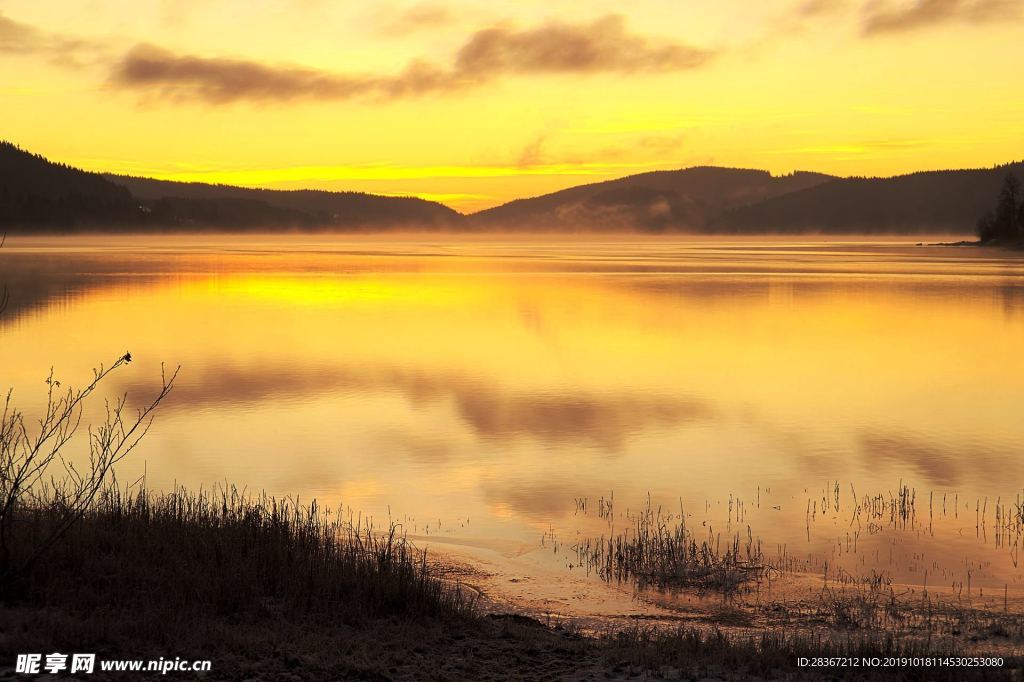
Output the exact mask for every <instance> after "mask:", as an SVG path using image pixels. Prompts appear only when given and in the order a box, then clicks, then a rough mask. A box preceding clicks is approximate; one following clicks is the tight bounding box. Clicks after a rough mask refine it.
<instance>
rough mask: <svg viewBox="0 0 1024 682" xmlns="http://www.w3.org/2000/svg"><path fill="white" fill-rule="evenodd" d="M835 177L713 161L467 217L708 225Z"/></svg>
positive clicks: (582, 226) (663, 227)
mask: <svg viewBox="0 0 1024 682" xmlns="http://www.w3.org/2000/svg"><path fill="white" fill-rule="evenodd" d="M832 179H833V178H832V177H831V176H828V175H822V174H820V173H804V172H798V173H793V174H792V175H783V176H772V175H771V174H770V173H768V172H767V171H761V170H747V169H737V168H716V167H708V166H701V167H695V168H687V169H683V170H675V171H654V172H650V173H641V174H638V175H631V176H628V177H625V178H620V179H617V180H608V181H605V182H598V183H593V184H588V185H580V186H577V187H571V188H569V189H565V190H562V191H559V192H554V193H552V194H546V195H543V196H539V197H534V198H531V199H518V200H516V201H511V202H509V203H507V204H503V205H501V206H497V207H495V208H491V209H488V210H485V211H481V212H479V213H475V214H473V215H471V216H469V218H468V223H469V224H470V225H472V226H474V227H477V228H482V229H528V230H553V231H554V230H558V231H561V230H636V229H639V230H643V231H648V232H665V231H672V232H703V231H706V230H707V229H708V228H709V227H710V226H711V225H712V224H713V222H714V220H715V219H716V218H717V217H718V216H719V215H721V214H722V213H723V212H724V211H727V210H729V209H731V208H735V207H738V206H742V205H747V204H755V203H758V202H761V201H764V200H766V199H769V198H772V197H776V196H779V195H784V194H787V193H792V192H796V191H799V190H803V189H807V188H810V187H814V186H817V185H820V184H822V183H825V182H828V181H830V180H832Z"/></svg>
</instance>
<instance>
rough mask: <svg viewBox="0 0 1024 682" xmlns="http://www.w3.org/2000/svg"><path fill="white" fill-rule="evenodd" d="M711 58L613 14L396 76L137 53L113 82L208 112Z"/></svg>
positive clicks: (509, 39)
mask: <svg viewBox="0 0 1024 682" xmlns="http://www.w3.org/2000/svg"><path fill="white" fill-rule="evenodd" d="M712 56H713V53H712V52H710V51H708V50H703V49H700V48H695V47H690V46H686V45H682V44H679V43H672V42H665V41H653V40H651V39H649V38H645V37H642V36H638V35H634V34H630V33H628V32H627V31H626V29H625V25H624V23H623V20H622V18H621V17H618V16H614V15H612V16H606V17H604V18H601V19H598V20H597V21H594V22H593V23H590V24H580V25H572V24H565V23H561V22H549V23H547V24H544V25H541V26H539V27H535V28H530V29H523V30H516V29H513V28H509V27H496V28H488V29H484V30H481V31H477V32H476V33H474V34H473V35H472V36H471V37H470V38H469V40H468V41H467V42H466V43H465V44H464V45H463V46H462V47H461V48H460V49H459V50H458V52H457V54H456V57H455V62H454V64H453V65H452V66H451V67H449V68H439V67H436V66H433V65H431V64H428V63H425V62H423V61H418V60H415V61H412V62H410V63H409V65H408V66H406V67H405V69H403V70H402V71H401V72H399V73H398V74H394V75H380V74H364V75H359V74H341V73H334V72H329V71H323V70H319V69H312V68H307V67H298V66H271V65H267V64H262V63H260V62H256V61H251V60H246V59H230V58H207V57H197V56H192V55H178V54H175V53H173V52H170V51H168V50H166V49H162V48H160V47H156V46H154V45H149V44H142V45H137V46H135V47H134V48H132V49H131V50H129V51H128V53H127V54H125V55H124V56H123V58H121V59H120V60H119V61H118V62H117V63H116V64H115V65H114V68H113V71H112V73H111V75H110V79H109V83H110V84H111V85H113V86H114V87H119V88H127V89H135V90H143V91H146V92H147V93H148V94H150V95H152V96H156V97H160V98H164V99H170V100H194V101H204V102H207V103H211V104H224V103H228V102H233V101H239V100H251V101H292V100H299V99H320V100H331V99H333V100H344V99H351V98H356V97H377V98H381V99H396V98H401V97H409V96H416V95H422V94H426V93H435V92H443V91H452V90H457V89H461V88H466V87H471V86H480V85H483V84H485V83H488V82H491V81H493V80H495V79H497V78H498V77H500V76H503V75H522V74H539V73H631V72H638V71H644V72H667V71H679V70H685V69H692V68H697V67H699V66H701V65H703V64H705V63H706V62H707V61H708V60H709V59H711V57H712Z"/></svg>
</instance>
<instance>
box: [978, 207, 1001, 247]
mask: <svg viewBox="0 0 1024 682" xmlns="http://www.w3.org/2000/svg"><path fill="white" fill-rule="evenodd" d="M975 229H976V230H977V233H978V239H980V240H981V241H982V242H990V241H992V240H993V239H996V238H997V237H998V236H999V233H998V231H997V230H996V214H995V213H993V212H992V211H986V212H985V215H983V216H981V217H980V218H978V224H977V226H976V228H975Z"/></svg>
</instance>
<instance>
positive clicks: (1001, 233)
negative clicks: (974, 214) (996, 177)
mask: <svg viewBox="0 0 1024 682" xmlns="http://www.w3.org/2000/svg"><path fill="white" fill-rule="evenodd" d="M978 238H979V239H980V240H981V243H982V244H989V243H1015V242H1019V243H1024V197H1022V195H1021V186H1020V181H1019V180H1018V179H1017V177H1016V176H1015V175H1013V174H1012V173H1009V174H1007V176H1006V179H1005V180H1004V181H1003V186H1002V188H1001V189H1000V190H999V196H998V197H997V198H996V205H995V208H994V209H990V210H989V211H988V212H986V213H985V215H983V216H982V217H981V219H979V220H978Z"/></svg>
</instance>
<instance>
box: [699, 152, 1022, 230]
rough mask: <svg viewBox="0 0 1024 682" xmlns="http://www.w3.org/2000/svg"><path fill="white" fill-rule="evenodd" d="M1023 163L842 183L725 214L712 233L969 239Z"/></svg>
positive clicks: (810, 188)
mask: <svg viewBox="0 0 1024 682" xmlns="http://www.w3.org/2000/svg"><path fill="white" fill-rule="evenodd" d="M1009 173H1013V174H1015V175H1016V176H1017V177H1024V163H1012V164H1007V165H1004V166H997V167H995V168H987V169H976V170H951V171H928V172H920V173H911V174H909V175H900V176H896V177H891V178H837V179H834V180H831V181H829V182H826V183H822V184H819V185H816V186H814V187H809V188H805V189H802V190H799V191H795V192H791V193H789V194H784V195H781V196H776V197H772V198H769V199H766V200H765V201H761V202H758V203H754V204H748V205H746V206H738V207H735V208H732V209H730V210H728V211H725V212H724V213H723V214H721V215H720V216H719V217H718V218H717V219H716V220H714V221H713V222H712V224H710V225H709V226H708V228H709V229H708V231H711V232H749V233H754V232H757V233H787V232H823V233H843V232H846V233H902V234H907V233H915V232H916V233H928V232H931V233H966V232H970V231H972V230H973V229H974V226H975V224H976V223H977V221H978V218H979V217H981V216H982V215H983V214H984V213H985V212H986V211H988V210H989V209H990V208H991V207H992V205H993V204H994V202H995V198H996V196H997V195H998V193H999V189H1000V187H1001V186H1002V184H1003V181H1004V179H1005V178H1006V175H1007V174H1009Z"/></svg>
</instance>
